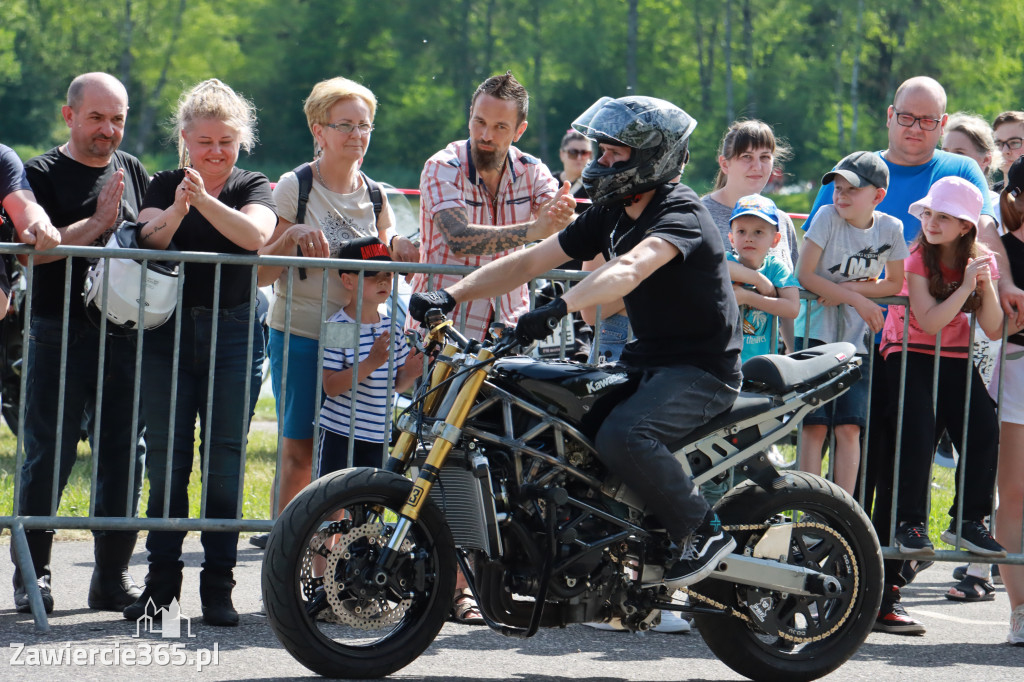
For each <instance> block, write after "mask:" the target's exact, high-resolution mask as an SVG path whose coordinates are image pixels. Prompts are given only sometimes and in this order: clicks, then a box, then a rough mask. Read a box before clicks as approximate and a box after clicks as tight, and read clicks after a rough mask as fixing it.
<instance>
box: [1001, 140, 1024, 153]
mask: <svg viewBox="0 0 1024 682" xmlns="http://www.w3.org/2000/svg"><path fill="white" fill-rule="evenodd" d="M995 143H996V146H997V147H999V151H1003V149H1020V146H1021V144H1024V140H1022V139H1021V138H1019V137H1011V138H1010V139H1009V140H995Z"/></svg>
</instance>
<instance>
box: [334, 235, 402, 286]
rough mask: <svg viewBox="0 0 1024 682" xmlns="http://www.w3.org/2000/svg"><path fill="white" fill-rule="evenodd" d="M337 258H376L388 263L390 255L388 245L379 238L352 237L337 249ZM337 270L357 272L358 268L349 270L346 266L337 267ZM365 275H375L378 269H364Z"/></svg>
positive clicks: (366, 259)
mask: <svg viewBox="0 0 1024 682" xmlns="http://www.w3.org/2000/svg"><path fill="white" fill-rule="evenodd" d="M338 258H344V259H345V260H363V261H368V260H376V261H381V262H385V263H390V262H392V261H391V256H390V255H389V254H388V247H387V245H385V244H384V242H382V241H381V240H379V239H377V238H376V237H359V238H358V239H352V240H350V241H347V242H345V243H344V244H342V245H341V249H340V250H339V251H338ZM338 272H359V271H358V270H355V269H353V270H349V269H347V268H344V267H342V268H338ZM363 272H365V273H366V275H367V276H369V277H372V276H373V275H376V274H377V273H378V272H380V271H379V270H364V271H363Z"/></svg>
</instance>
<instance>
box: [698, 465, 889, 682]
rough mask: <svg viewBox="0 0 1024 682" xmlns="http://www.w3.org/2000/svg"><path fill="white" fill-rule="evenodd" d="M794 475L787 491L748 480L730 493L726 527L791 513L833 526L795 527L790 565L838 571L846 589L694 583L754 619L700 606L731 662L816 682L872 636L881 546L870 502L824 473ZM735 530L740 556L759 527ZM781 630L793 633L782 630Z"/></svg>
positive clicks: (713, 642) (770, 675)
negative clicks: (817, 592)
mask: <svg viewBox="0 0 1024 682" xmlns="http://www.w3.org/2000/svg"><path fill="white" fill-rule="evenodd" d="M787 478H788V484H787V485H786V487H785V488H783V489H782V490H770V491H769V490H765V489H763V488H760V487H758V486H757V485H755V484H754V483H752V482H750V481H746V482H744V483H743V484H741V485H739V486H737V487H736V488H734V489H733V490H731V491H730V492H729V493H728V494H727V495H726V496H725V497H723V498H722V500H721V502H719V504H718V506H717V510H718V514H719V516H720V518H721V519H722V522H723V523H724V524H725V525H727V526H729V525H742V524H751V525H753V524H764V523H769V522H779V521H785V520H791V521H794V522H803V523H805V524H810V523H814V524H821V525H823V526H825V527H827V528H825V529H822V528H816V527H813V526H809V525H807V526H805V527H804V528H802V529H800V530H797V531H794V533H793V538H792V541H791V542H790V547H789V556H788V561H787V563H789V564H792V565H803V566H807V567H812V568H814V569H815V570H819V571H822V572H823V573H825V574H826V575H831V576H833V577H836V578H837V579H839V580H840V582H841V583H842V585H843V587H844V590H843V593H842V594H841V595H840V596H839V597H836V598H827V597H824V596H810V597H798V596H794V595H784V594H781V593H779V592H772V591H769V590H767V589H760V588H754V587H750V586H744V585H738V584H734V583H729V582H726V581H721V580H714V579H708V580H705V581H703V582H701V583H700V584H698V585H695V586H694V587H693V591H694V592H696V593H699V594H703V595H706V596H708V597H711V598H712V599H714V600H716V601H718V602H720V603H724V604H725V605H727V606H729V607H731V608H734V609H736V610H737V611H739V612H741V613H744V614H746V615H747V616H750V617H751V622H746V621H743V620H741V619H740V618H738V617H736V616H733V615H714V614H696V616H695V619H696V621H697V625H698V628H699V629H700V633H701V636H702V637H703V638H704V641H705V642H707V645H708V648H710V649H711V651H712V652H714V654H715V655H716V656H718V658H719V659H720V660H721V661H722V662H723V663H725V664H726V665H727V666H729V667H730V668H732V669H733V670H735V671H736V672H738V673H740V674H741V675H745V676H747V677H749V678H752V679H758V680H785V681H787V682H790V681H795V680H813V679H817V678H819V677H821V676H823V675H827V674H828V673H830V672H832V671H833V670H835V669H836V668H838V667H839V666H841V665H842V664H843V663H845V662H846V661H847V660H848V659H849V658H850V657H851V656H852V655H853V654H854V653H856V651H857V649H858V648H860V645H861V644H862V643H863V642H864V640H865V639H867V636H868V635H869V634H870V632H871V628H872V626H873V625H874V622H875V618H876V616H877V615H878V607H879V604H880V602H881V598H882V553H881V549H880V548H879V546H878V538H877V537H876V536H875V531H874V529H873V528H872V525H871V522H870V521H869V519H868V517H867V515H866V514H865V513H864V510H863V509H861V508H860V506H859V505H858V504H857V503H856V502H855V501H854V499H853V498H852V497H850V496H849V495H848V494H847V493H846V492H845V491H844V490H842V489H841V488H839V487H838V486H836V485H833V484H832V483H829V482H828V481H826V480H824V479H822V478H820V477H818V476H813V475H811V474H807V473H802V472H792V473H790V474H787ZM733 536H734V537H735V538H736V550H735V551H736V553H738V554H742V553H743V552H744V550H745V549H746V550H749V549H752V548H753V546H754V545H755V544H756V543H757V541H758V539H760V537H761V532H760V531H758V530H741V531H735V532H733ZM840 538H841V539H840ZM694 603H697V604H700V603H701V602H700V601H699V600H694ZM751 605H753V606H754V607H755V608H751ZM755 611H759V612H760V614H761V616H762V618H761V619H760V620H759V618H758V616H757V615H756V614H755ZM759 623H760V625H759ZM780 631H783V632H785V634H786V635H787V637H788V638H787V637H780V636H778V635H777V633H778V632H780ZM769 633H772V634H769ZM795 640H811V641H795Z"/></svg>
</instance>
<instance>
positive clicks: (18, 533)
mask: <svg viewBox="0 0 1024 682" xmlns="http://www.w3.org/2000/svg"><path fill="white" fill-rule="evenodd" d="M4 253H15V254H22V255H27V256H28V257H29V265H28V266H27V268H25V273H24V280H23V281H24V285H25V295H24V297H23V300H22V301H21V308H20V311H19V312H20V313H21V315H22V317H23V319H24V328H23V329H22V330H21V334H22V343H23V349H24V351H25V353H28V351H29V343H28V341H29V320H30V319H31V316H32V305H31V291H32V288H33V281H34V279H35V277H36V276H37V275H38V271H37V269H36V268H35V267H34V262H33V261H34V259H33V254H34V251H33V250H32V249H31V247H28V246H25V245H15V244H0V254H4ZM48 254H52V255H59V256H63V257H66V258H71V257H84V258H91V259H97V258H111V257H114V258H135V259H137V260H139V261H142V262H143V263H145V261H146V259H153V258H154V256H159V258H158V259H159V260H166V259H167V257H168V254H167V253H166V252H157V253H154V252H153V251H149V250H140V249H107V248H96V247H71V246H61V247H57V248H56V249H54V250H53V251H51V252H48ZM173 259H174V260H178V261H180V262H184V263H212V264H215V273H216V275H215V287H214V293H215V295H214V300H219V296H218V295H217V294H218V293H219V290H220V282H221V277H220V273H221V267H222V266H223V265H244V266H248V267H250V268H251V269H252V274H251V284H252V286H253V289H254V290H255V288H256V281H257V277H256V268H257V266H258V265H261V264H262V265H272V266H278V267H285V268H286V275H285V276H286V277H287V278H289V279H290V280H291V281H293V282H294V280H295V277H296V271H297V270H298V269H299V268H305V269H306V270H309V269H310V268H320V269H326V270H331V271H333V270H336V269H337V268H338V267H339V266H342V265H344V266H345V267H346V269H347V270H355V271H361V270H362V269H363V268H364V266H365V265H366V264H365V263H364V262H362V261H345V260H340V259H323V260H319V261H316V264H315V265H311V262H310V260H309V259H305V258H299V257H280V256H242V255H233V254H208V253H193V252H178V253H175V254H174V255H173ZM373 269H374V270H375V271H387V272H392V273H394V274H393V294H392V296H393V299H394V300H395V301H396V302H399V301H400V298H401V297H400V296H399V295H398V292H399V284H400V281H401V279H402V276H403V275H404V273H426V274H428V275H429V276H436V275H440V274H459V275H466V274H469V273H471V272H473V271H474V268H470V267H452V266H439V265H429V264H408V263H394V264H388V263H381V262H374V263H373ZM70 272H71V268H66V273H67V274H66V276H65V281H64V296H65V300H71V297H73V296H80V295H81V292H77V291H72V290H71V277H70ZM105 272H106V273H108V274H107V275H105V277H104V278H103V280H102V282H101V286H103V287H108V286H109V281H108V277H109V272H110V268H109V267H108V268H105ZM586 274H587V273H583V272H575V271H553V272H550V273H546V274H545V275H544V278H545V279H548V280H551V279H554V280H560V281H566V282H573V281H578V280H580V279H583V278H584V277H585V276H586ZM185 277H186V275H185V273H182V274H181V275H179V278H178V292H177V295H178V307H179V309H180V308H181V302H182V292H183V287H184V280H185ZM362 286H363V281H362V278H360V283H359V291H358V292H357V296H360V298H361V291H362ZM292 290H293V287H289V292H291V291H292ZM801 296H802V297H803V298H805V299H813V298H814V297H813V295H811V294H808V293H807V292H801ZM105 298H106V297H105ZM880 302H883V303H892V304H900V303H904V302H905V299H903V298H900V297H891V298H889V299H882V300H880ZM284 305H285V306H286V307H285V310H286V312H285V319H284V324H285V327H286V328H290V323H291V294H290V293H289V294H288V296H287V298H286V300H285V301H284ZM144 307H145V292H144V291H140V296H139V310H140V313H141V311H142V310H143V309H144ZM399 307H400V306H398V305H396V311H397V308H399ZM321 309H322V310H323V318H324V320H326V318H328V317H330V315H332V314H333V313H334V312H336V311H334V310H330V309H329V308H328V303H327V285H326V279H325V280H324V285H323V287H322V292H321ZM216 312H217V308H216V306H215V308H214V313H216ZM358 314H359V311H357V316H358ZM249 315H250V320H255V319H256V315H257V308H256V301H255V298H254V300H253V301H252V303H251V304H250V308H249ZM598 316H599V317H600V310H599V311H598ZM400 317H402V315H401V314H392V315H391V320H392V322H391V324H392V338H395V337H396V335H397V333H400V331H401V326H400V321H399V320H400ZM99 318H100V320H99V325H100V332H101V333H105V332H106V331H107V330H108V329H109V328H110V325H111V324H112V323H109V322H107V320H106V317H105V316H103V315H101V316H99ZM214 320H215V321H214V323H213V332H212V333H213V337H212V341H211V343H212V344H213V347H214V348H216V338H217V323H216V314H215V315H214ZM972 320H973V318H972ZM455 322H456V324H457V325H458V326H462V325H463V324H464V322H465V320H464V319H462V320H459V319H457V320H456V321H455ZM167 324H175V325H177V324H180V323H179V322H178V316H174V318H172V320H171V321H169V322H168V323H167ZM355 327H356V325H349V328H346V327H345V326H344V325H337V324H327V323H326V322H325V323H324V324H323V326H322V328H321V343H320V348H319V352H318V370H319V369H322V366H323V356H324V354H323V351H324V348H325V347H354V346H355V345H358V329H356V328H355ZM776 328H777V320H774V321H773V324H772V330H773V334H774V332H775V330H776ZM563 330H564V327H563ZM597 331H598V330H596V329H595V338H596V337H597ZM132 334H133V335H134V338H135V341H136V344H137V345H136V353H135V357H134V358H133V359H132V360H131V361H133V362H135V363H136V369H137V370H138V369H139V368H140V366H141V361H142V352H143V348H144V346H145V332H144V331H143V330H142V329H137V330H133V331H132ZM565 338H566V336H565V335H564V332H563V337H562V346H561V349H560V355H561V357H565V353H566V347H565ZM284 339H285V341H284V356H285V362H284V363H283V367H284V371H283V376H282V394H285V393H287V391H288V377H287V367H288V362H287V357H288V352H289V340H288V339H289V335H287V334H286V335H285V336H284ZM1004 340H1005V333H1004ZM61 343H62V348H64V352H63V359H62V369H63V365H64V363H66V360H67V351H66V349H67V343H68V313H67V306H65V312H64V317H63V321H62V334H61ZM175 343H176V346H175V351H177V341H176V342H175ZM253 343H254V342H253V341H252V340H251V339H250V342H249V344H248V349H247V354H248V358H249V359H250V360H251V359H252V358H253V353H254V347H253ZM1005 348H1006V345H1005V343H1004V344H1003V346H1002V352H1003V354H1004V356H1005ZM175 357H177V352H175ZM212 359H213V360H214V361H215V358H212ZM28 361H29V359H28V358H27V357H26V358H24V360H23V364H22V366H23V367H26V368H27V367H28ZM873 361H874V357H873V356H870V357H869V360H868V364H867V367H866V370H865V377H864V379H863V380H865V381H871V376H872V372H871V368H872V364H871V363H873ZM103 364H104V358H103V357H102V353H101V357H99V358H98V362H97V373H98V374H97V377H98V378H102V376H103ZM250 364H251V363H250ZM174 365H175V366H174V368H173V370H172V371H173V372H174V374H173V376H177V374H176V372H177V370H178V367H177V359H175V361H174ZM1001 366H1002V367H1003V368H1005V358H1004V362H1003V363H1002V364H1001ZM357 367H358V365H357ZM388 368H389V371H390V372H394V370H395V366H394V344H392V347H391V349H390V351H389V360H388ZM937 371H938V363H936V372H937ZM321 374H322V373H321V372H319V371H318V372H317V382H316V384H317V386H316V390H317V392H318V393H320V392H321V390H322V377H321ZM1001 374H1002V373H1000V377H999V378H998V380H1000V381H1001V380H1002V376H1001ZM62 375H63V372H62ZM141 379H142V377H141V372H139V371H136V376H135V382H134V385H133V386H131V387H124V386H115V387H109V386H108V387H104V386H103V382H102V381H98V382H97V384H98V386H97V394H96V404H97V405H99V406H102V404H103V400H102V398H103V392H104V391H105V390H118V391H123V390H132V391H133V395H134V404H135V409H134V410H133V412H132V414H131V415H103V414H102V413H101V412H100V413H97V414H96V416H95V420H94V423H93V424H92V427H93V429H94V431H93V435H94V436H98V435H99V428H100V423H101V420H102V419H111V418H117V419H131V420H132V424H133V425H135V424H137V423H138V420H139V419H141V415H140V410H139V404H140V403H139V400H140V396H142V395H143V392H142V388H143V387H142V385H141ZM935 381H937V378H936V379H935ZM26 386H27V372H24V371H22V373H21V388H20V396H21V397H23V396H24V395H25V389H26ZM161 390H162V389H161ZM252 390H260V387H259V386H252V385H248V386H247V391H252ZM968 390H969V386H968ZM64 392H65V383H64V379H62V380H61V385H60V388H59V395H58V401H59V402H58V404H59V405H63V402H64ZM320 394H321V395H322V393H320ZM209 395H210V396H212V386H211V387H210V394H209ZM281 398H282V399H283V398H284V395H282V396H281ZM968 398H969V395H968V396H964V403H965V410H966V409H967V407H966V403H967V399H968ZM903 400H904V397H903V393H902V391H901V395H900V411H902V409H903V407H904V402H903ZM208 402H209V403H210V404H208V408H207V418H206V423H207V424H209V422H210V415H211V412H212V410H213V409H214V408H213V405H212V400H211V401H208ZM19 406H20V408H19V415H18V422H19V424H23V423H24V420H25V409H26V405H25V401H24V400H19ZM171 406H172V409H174V407H175V406H176V396H175V395H174V394H173V393H172V395H171ZM60 409H62V408H60ZM354 416H355V415H354V406H353V411H352V414H350V419H352V420H354ZM314 419H315V421H314V433H318V432H319V413H318V412H317V414H316V415H315V417H314ZM62 421H63V420H62V414H61V413H58V424H57V427H56V428H57V442H58V443H59V442H60V438H61V435H62V434H61V428H62V427H61V423H62ZM350 423H351V422H350ZM279 426H280V425H279ZM870 428H871V423H870V409H869V421H868V426H867V429H865V436H866V435H867V432H868V431H870ZM245 431H246V432H248V429H245ZM277 433H278V435H277V439H278V440H277V460H276V467H277V471H280V468H281V456H282V455H281V445H282V438H283V434H282V429H280V428H278V432H277ZM204 441H205V444H206V447H207V448H208V447H210V443H209V439H208V438H206V439H204ZM350 442H351V441H350ZM864 442H865V443H866V442H867V438H866V437H865V439H864ZM244 446H245V443H243V448H242V462H241V466H240V481H239V491H240V492H239V500H238V504H237V508H236V513H235V517H234V518H230V519H225V518H208V517H207V515H206V494H205V485H204V491H203V495H202V498H201V504H200V513H199V516H198V518H174V517H170V515H169V513H168V506H169V495H168V494H167V493H168V489H169V487H170V482H171V476H170V466H171V463H172V457H168V458H167V466H168V471H167V474H168V475H167V477H166V480H167V483H166V488H165V495H164V500H165V502H164V505H165V506H164V510H163V514H162V515H161V516H160V517H158V518H139V516H138V511H137V510H136V509H132V506H133V505H132V499H133V491H131V490H128V491H126V492H125V508H124V514H123V515H122V516H116V517H115V516H110V517H98V516H96V515H95V499H94V498H93V495H92V494H91V495H90V506H89V513H88V515H87V516H58V515H57V509H58V501H57V496H56V494H55V493H56V490H57V487H58V480H57V476H58V471H59V448H58V449H57V450H56V451H55V452H54V454H53V457H54V466H53V473H52V477H53V480H52V481H51V491H52V492H53V493H54V494H53V496H52V499H51V510H50V514H49V515H46V516H25V515H22V514H21V513H20V511H19V509H18V497H19V493H20V486H21V483H22V481H21V468H22V465H23V464H24V460H25V453H24V450H23V448H24V443H23V431H22V429H19V430H18V436H17V441H16V451H15V471H14V488H13V505H12V508H11V509H0V528H3V527H6V528H10V529H11V533H12V544H13V547H14V550H15V554H16V556H17V561H18V565H19V567H20V568H21V570H22V573H23V574H24V575H26V576H31V575H34V570H33V568H32V562H31V558H30V556H29V551H28V543H27V540H26V536H25V531H26V530H33V529H87V530H147V531H148V530H177V531H230V532H265V531H269V530H270V529H271V527H272V526H273V520H272V519H273V517H274V510H276V508H277V496H278V492H277V486H276V485H275V486H274V487H273V490H274V492H273V495H272V497H273V499H269V500H267V505H268V510H270V513H269V514H268V517H267V518H250V519H247V518H243V517H242V500H243V497H244V494H243V491H244V487H243V483H244V474H245V450H246V448H245V447H244ZM100 447H102V443H100ZM134 447H135V446H134V445H133V450H134ZM170 447H172V448H173V443H172V444H171V446H170ZM133 454H134V452H133ZM206 454H208V452H207V453H204V455H206ZM899 455H900V453H899V445H898V440H897V445H896V455H895V461H894V463H893V466H894V467H896V482H895V485H898V466H899ZM959 455H960V457H961V458H963V461H964V462H965V466H967V465H969V459H967V458H968V457H969V452H967V448H966V442H963V443H961V444H960V448H959ZM348 457H349V460H348V461H349V463H351V461H352V460H351V457H352V452H351V446H350V451H349V453H348ZM866 459H867V449H866V446H865V447H862V452H861V474H860V476H861V477H862V484H863V476H864V474H863V472H864V470H865V462H866ZM131 461H132V467H133V468H134V466H135V464H134V457H133V458H131ZM203 462H204V463H203V468H202V479H203V481H204V482H205V481H206V480H207V477H208V473H209V471H208V470H209V463H210V458H209V457H208V456H204V457H203ZM315 464H316V463H315V462H314V463H313V471H314V472H315V471H316V468H315ZM98 465H99V458H98V457H97V456H94V457H93V458H92V473H91V491H93V492H94V491H95V490H96V484H97V476H98ZM131 473H134V471H133V472H131ZM829 473H830V472H829ZM961 478H962V474H961ZM129 479H130V480H131V475H130V476H129ZM960 483H961V484H962V480H961V481H960ZM862 489H863V485H862ZM894 490H895V488H894ZM893 497H894V499H893V501H892V505H893V510H894V509H895V495H894V496H893ZM860 501H861V502H862V503H863V501H864V500H863V497H862V498H861V500H860ZM961 505H962V500H961ZM960 511H962V510H960ZM889 530H890V532H889V537H888V538H884V537H883V538H881V540H882V542H883V544H884V545H887V546H886V547H884V549H883V554H884V555H885V556H886V557H890V558H896V557H899V554H898V552H897V550H895V549H894V548H893V547H891V544H892V542H891V537H892V530H893V529H892V528H891V527H890V529H889ZM935 558H936V560H938V561H964V560H965V559H970V558H975V559H977V560H979V561H985V562H989V561H991V560H990V559H980V558H977V557H973V555H970V554H965V553H964V552H960V551H953V550H939V551H937V552H936V557H935ZM998 563H1013V564H1024V553H1017V554H1013V555H1011V556H1009V557H1007V558H1006V559H1000V560H998ZM25 583H26V588H27V590H28V592H29V596H30V600H31V602H32V605H33V613H34V615H35V618H36V626H37V628H38V629H40V630H44V631H45V630H46V629H47V628H48V626H47V624H46V617H45V613H44V611H43V609H42V601H41V598H40V596H39V591H38V588H37V586H36V583H35V581H34V580H26V581H25Z"/></svg>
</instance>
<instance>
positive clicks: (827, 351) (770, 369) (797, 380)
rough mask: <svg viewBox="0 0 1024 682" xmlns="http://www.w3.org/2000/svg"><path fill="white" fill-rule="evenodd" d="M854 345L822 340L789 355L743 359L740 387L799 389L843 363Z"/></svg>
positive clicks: (771, 390) (781, 390) (774, 390)
mask: <svg viewBox="0 0 1024 682" xmlns="http://www.w3.org/2000/svg"><path fill="white" fill-rule="evenodd" d="M856 353H857V349H856V348H855V347H854V345H853V344H852V343H846V342H844V341H840V342H839V343H826V344H824V345H822V346H815V347H814V348H807V349H805V350H801V351H797V352H795V353H791V354H789V355H759V356H757V357H753V358H750V359H749V360H747V361H746V362H745V363H743V380H744V382H743V383H744V385H743V388H744V390H746V391H755V392H763V393H788V392H790V391H793V390H797V389H802V388H804V387H806V386H807V385H808V384H809V383H811V382H813V381H814V380H815V379H817V378H818V377H820V376H822V375H824V374H828V373H829V372H832V371H833V370H835V369H837V368H839V367H841V366H842V365H844V364H846V362H847V361H848V360H849V359H850V358H852V357H854V356H855V355H856Z"/></svg>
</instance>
